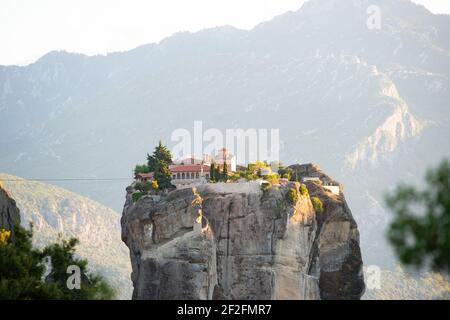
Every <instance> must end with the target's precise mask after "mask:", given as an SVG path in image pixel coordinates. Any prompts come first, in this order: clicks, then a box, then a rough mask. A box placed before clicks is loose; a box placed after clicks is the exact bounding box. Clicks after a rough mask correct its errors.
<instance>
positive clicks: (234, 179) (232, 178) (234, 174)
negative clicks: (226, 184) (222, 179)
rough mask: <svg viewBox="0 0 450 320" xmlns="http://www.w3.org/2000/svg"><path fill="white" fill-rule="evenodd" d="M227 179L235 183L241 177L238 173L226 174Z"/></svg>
mask: <svg viewBox="0 0 450 320" xmlns="http://www.w3.org/2000/svg"><path fill="white" fill-rule="evenodd" d="M228 178H229V179H230V180H231V181H233V182H236V181H238V180H239V179H240V178H241V175H240V173H239V172H231V173H229V174H228Z"/></svg>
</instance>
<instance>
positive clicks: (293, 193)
mask: <svg viewBox="0 0 450 320" xmlns="http://www.w3.org/2000/svg"><path fill="white" fill-rule="evenodd" d="M287 200H288V202H289V203H290V204H296V203H297V201H298V193H297V189H295V188H290V189H289V191H288V193H287Z"/></svg>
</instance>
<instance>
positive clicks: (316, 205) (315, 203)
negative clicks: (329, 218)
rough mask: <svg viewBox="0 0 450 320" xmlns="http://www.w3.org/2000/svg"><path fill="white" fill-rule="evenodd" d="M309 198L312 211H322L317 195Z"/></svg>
mask: <svg viewBox="0 0 450 320" xmlns="http://www.w3.org/2000/svg"><path fill="white" fill-rule="evenodd" d="M311 200H312V205H313V207H314V211H316V213H322V212H323V203H322V200H320V199H319V197H313V198H312V199H311Z"/></svg>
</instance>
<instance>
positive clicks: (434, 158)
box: [0, 0, 450, 267]
mask: <svg viewBox="0 0 450 320" xmlns="http://www.w3.org/2000/svg"><path fill="white" fill-rule="evenodd" d="M370 6H377V7H378V8H379V9H380V21H381V25H380V27H381V28H380V29H370V28H368V27H367V19H368V18H369V17H370V15H369V14H368V13H367V8H368V7H370ZM449 34H450V16H448V15H435V14H432V13H430V12H429V11H428V10H426V9H425V8H424V7H422V6H419V5H415V4H413V3H412V2H411V1H409V0H395V1H392V0H370V1H368V0H310V1H308V2H306V3H305V4H304V5H303V6H302V8H301V9H299V10H298V11H295V12H287V13H285V14H283V15H281V16H278V17H276V18H274V19H273V20H271V21H267V22H264V23H261V24H259V25H257V26H256V27H255V28H253V29H252V30H249V31H246V30H239V29H236V28H234V27H230V26H224V27H217V28H213V29H206V30H202V31H199V32H195V33H190V32H181V33H177V34H175V35H173V36H171V37H169V38H166V39H164V40H163V41H161V42H160V43H155V44H148V45H144V46H141V47H138V48H136V49H133V50H130V51H126V52H117V53H111V54H108V55H105V56H86V55H82V54H74V53H67V52H50V53H48V54H47V55H45V56H43V57H42V58H41V59H39V60H38V61H37V62H35V63H33V64H30V65H28V66H24V67H18V66H2V67H0V149H1V150H2V152H1V154H0V171H3V172H8V173H10V174H14V175H19V176H23V177H27V178H43V179H45V178H48V179H58V178H89V179H95V178H100V179H103V178H120V179H122V178H123V179H127V178H130V179H131V177H132V168H133V167H134V165H135V164H136V163H142V162H144V161H145V155H146V153H148V152H151V150H152V148H153V146H154V145H155V144H156V143H157V141H158V140H159V139H163V140H164V142H166V143H167V144H169V146H172V145H173V143H172V142H171V141H170V140H169V139H170V135H171V133H172V132H173V131H174V130H175V129H178V128H186V129H188V130H192V127H193V123H194V121H195V120H202V121H203V125H204V128H205V129H207V128H218V129H221V130H224V129H226V128H243V129H248V128H268V129H270V128H275V129H280V140H281V151H280V158H281V159H282V160H283V162H285V163H287V164H291V163H307V162H314V163H318V164H320V165H321V167H322V168H324V170H325V171H326V172H328V173H330V174H331V175H332V176H333V177H334V178H335V179H336V180H338V181H340V182H341V183H343V185H344V186H345V194H346V197H347V201H348V203H349V205H350V207H351V208H352V211H353V214H354V216H355V219H356V220H357V222H358V225H359V229H360V232H361V245H362V251H363V252H362V253H363V258H364V262H365V264H369V265H370V264H377V265H382V266H384V267H393V266H394V265H395V259H394V258H393V256H392V254H391V252H390V250H389V246H388V245H387V244H386V243H385V240H384V239H385V228H386V224H387V223H388V222H389V215H388V213H387V212H386V210H385V209H384V203H383V195H384V194H385V193H386V192H389V191H390V190H392V188H393V187H395V186H396V185H397V184H398V183H400V182H407V183H413V184H418V183H420V181H421V179H422V178H423V176H424V173H425V171H426V169H427V168H429V167H430V166H433V165H436V164H437V163H438V162H439V161H440V160H441V159H442V158H445V157H449V155H450V149H449V148H446V147H445V146H446V145H448V141H449V139H450V123H449V121H450V118H449V116H450V112H449V110H448V108H449V106H450V37H448V35H449ZM57 184H58V185H60V186H62V187H65V188H67V189H69V190H71V191H73V192H76V193H79V194H81V195H83V196H87V197H90V198H92V199H94V200H96V201H99V202H101V203H103V204H105V205H107V206H109V207H111V208H113V209H115V210H116V211H119V210H121V207H122V205H123V202H124V188H125V186H126V185H128V184H129V181H122V180H113V181H106V180H100V181H96V182H92V181H90V182H73V181H71V182H67V181H62V182H57Z"/></svg>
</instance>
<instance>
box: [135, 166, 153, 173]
mask: <svg viewBox="0 0 450 320" xmlns="http://www.w3.org/2000/svg"><path fill="white" fill-rule="evenodd" d="M149 172H150V168H149V167H148V166H147V165H146V164H142V165H140V164H137V165H136V167H135V168H134V174H138V173H149Z"/></svg>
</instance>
